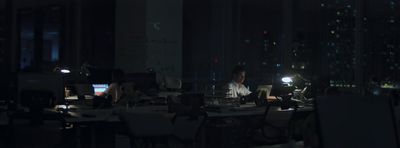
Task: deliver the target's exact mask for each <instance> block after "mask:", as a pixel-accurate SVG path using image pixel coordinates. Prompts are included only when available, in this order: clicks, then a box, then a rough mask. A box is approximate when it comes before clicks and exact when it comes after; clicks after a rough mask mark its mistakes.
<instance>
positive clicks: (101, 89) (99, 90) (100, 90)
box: [92, 84, 108, 96]
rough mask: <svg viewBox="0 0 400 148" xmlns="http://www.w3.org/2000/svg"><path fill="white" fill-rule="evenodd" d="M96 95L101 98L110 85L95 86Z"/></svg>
mask: <svg viewBox="0 0 400 148" xmlns="http://www.w3.org/2000/svg"><path fill="white" fill-rule="evenodd" d="M92 86H93V89H94V95H96V96H99V95H101V94H102V93H103V92H105V91H106V90H107V88H108V84H93V85H92Z"/></svg>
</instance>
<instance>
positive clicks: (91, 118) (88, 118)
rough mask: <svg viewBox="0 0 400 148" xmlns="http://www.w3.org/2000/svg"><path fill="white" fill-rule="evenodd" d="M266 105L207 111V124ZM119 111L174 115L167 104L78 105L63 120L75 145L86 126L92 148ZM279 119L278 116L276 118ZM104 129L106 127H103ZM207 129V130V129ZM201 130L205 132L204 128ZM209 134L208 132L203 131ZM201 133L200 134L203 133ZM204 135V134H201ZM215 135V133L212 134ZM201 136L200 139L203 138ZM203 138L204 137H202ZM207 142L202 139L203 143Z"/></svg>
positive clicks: (259, 113) (247, 115)
mask: <svg viewBox="0 0 400 148" xmlns="http://www.w3.org/2000/svg"><path fill="white" fill-rule="evenodd" d="M265 109H266V107H256V106H254V105H247V106H246V105H242V107H236V108H227V109H226V110H222V111H221V112H207V114H208V121H211V122H207V123H209V125H213V124H214V123H213V122H212V121H217V120H224V119H227V118H230V119H238V120H243V121H248V119H251V118H262V117H263V115H264V113H265ZM279 111H282V110H280V109H279V108H276V109H273V110H270V112H269V113H271V114H274V113H277V112H279ZM297 111H298V112H304V113H305V114H308V113H309V112H312V111H313V109H312V107H302V108H299V109H298V110H297ZM121 112H159V113H162V114H165V115H166V116H169V117H171V119H172V118H173V117H174V115H175V114H173V113H168V107H167V106H136V107H134V108H126V107H122V106H121V107H114V108H110V109H92V108H90V107H80V108H77V109H74V110H71V111H70V112H69V115H68V116H66V117H65V121H66V122H67V123H71V124H74V125H75V126H76V127H78V128H77V129H78V130H77V133H76V134H77V138H78V139H77V145H78V147H80V145H81V144H80V143H81V141H80V139H79V137H80V134H81V133H80V132H81V131H80V129H79V127H80V126H83V127H88V128H89V130H90V132H91V135H92V137H91V140H90V141H91V146H92V147H93V148H94V147H96V145H97V144H98V143H96V140H97V139H96V137H95V136H94V135H96V133H97V132H102V128H99V125H101V126H106V127H112V128H116V127H118V126H119V123H120V120H119V117H118V115H119V113H121ZM276 120H279V118H276ZM104 129H106V128H104ZM208 131H209V130H208ZM202 132H207V131H206V130H205V129H203V130H202ZM203 134H207V135H209V133H203ZM203 134H202V135H203ZM203 136H204V135H203ZM214 136H215V135H214ZM203 138H204V137H203ZM203 138H202V139H203ZM203 140H204V139H203ZM204 143H207V142H206V141H203V144H204Z"/></svg>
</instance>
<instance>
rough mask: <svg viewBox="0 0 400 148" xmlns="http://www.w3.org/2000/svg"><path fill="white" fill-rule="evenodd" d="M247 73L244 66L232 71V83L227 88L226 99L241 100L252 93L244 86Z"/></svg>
mask: <svg viewBox="0 0 400 148" xmlns="http://www.w3.org/2000/svg"><path fill="white" fill-rule="evenodd" d="M245 77H246V71H245V69H244V68H243V67H242V66H239V65H238V66H235V67H234V68H233V71H232V81H231V82H229V83H228V84H227V85H226V86H225V89H226V93H225V94H226V98H240V97H242V96H247V95H249V94H251V91H250V90H249V89H247V88H246V86H245V85H243V82H244V80H245Z"/></svg>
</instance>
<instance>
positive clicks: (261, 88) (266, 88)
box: [257, 85, 272, 98]
mask: <svg viewBox="0 0 400 148" xmlns="http://www.w3.org/2000/svg"><path fill="white" fill-rule="evenodd" d="M271 90H272V85H258V86H257V92H258V97H260V96H261V92H265V93H266V96H265V97H267V98H268V97H269V95H270V94H271Z"/></svg>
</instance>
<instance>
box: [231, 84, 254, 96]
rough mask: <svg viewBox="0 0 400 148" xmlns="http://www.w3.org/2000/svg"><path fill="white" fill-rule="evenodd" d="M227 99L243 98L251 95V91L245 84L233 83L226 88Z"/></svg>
mask: <svg viewBox="0 0 400 148" xmlns="http://www.w3.org/2000/svg"><path fill="white" fill-rule="evenodd" d="M226 89H227V92H226V98H238V97H241V96H247V95H249V94H250V93H251V91H250V90H249V89H247V88H246V86H244V85H243V84H239V83H236V82H234V81H231V82H229V83H228V84H227V86H226Z"/></svg>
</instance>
